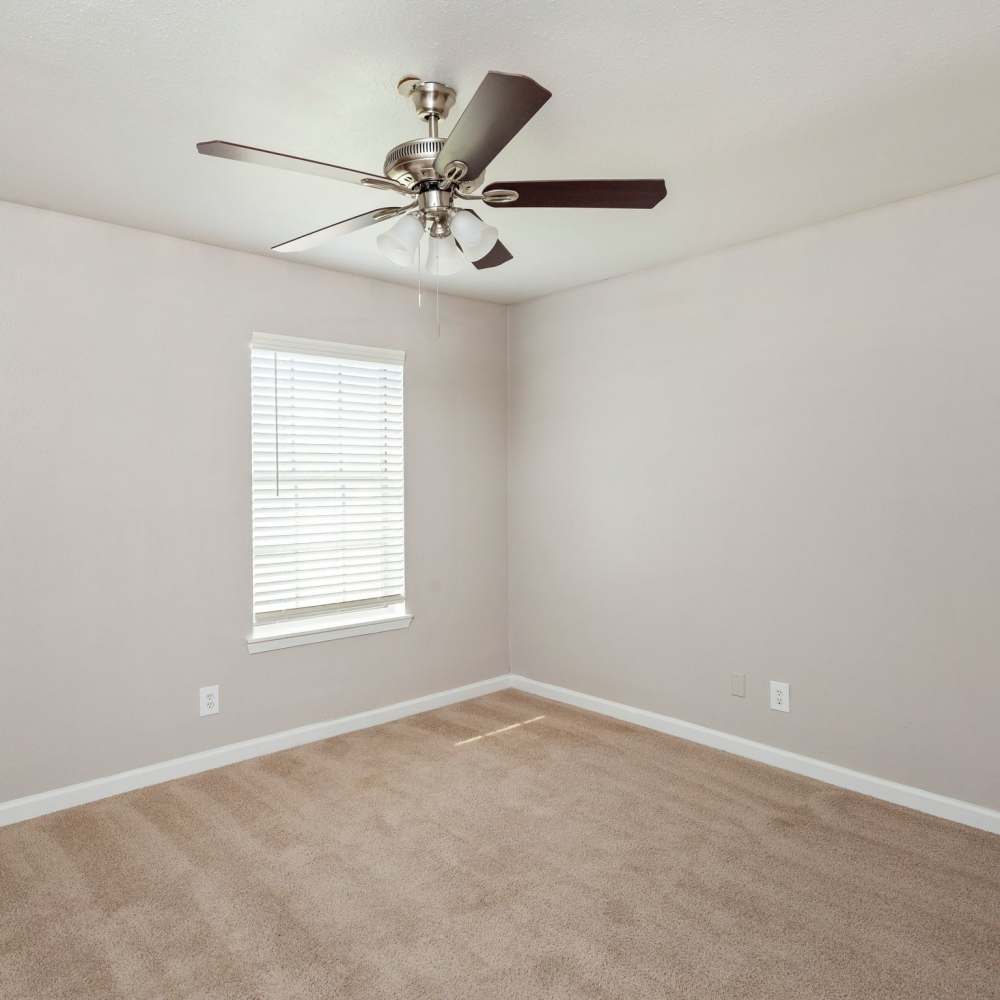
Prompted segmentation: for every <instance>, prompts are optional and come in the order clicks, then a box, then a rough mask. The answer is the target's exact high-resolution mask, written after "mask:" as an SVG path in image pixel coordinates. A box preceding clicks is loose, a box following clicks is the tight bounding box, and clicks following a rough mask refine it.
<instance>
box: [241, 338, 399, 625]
mask: <svg viewBox="0 0 1000 1000" xmlns="http://www.w3.org/2000/svg"><path fill="white" fill-rule="evenodd" d="M304 350H305V349H304ZM316 351H317V352H318V353H312V348H311V347H310V348H309V353H302V354H299V353H294V352H290V351H283V350H276V349H272V348H269V347H258V346H254V347H253V348H252V349H251V379H250V386H251V436H252V463H251V466H252V480H253V482H252V505H253V511H252V523H253V534H252V537H253V613H254V619H255V621H274V620H277V619H279V618H289V617H296V616H302V617H306V616H309V615H315V614H318V613H326V612H327V611H332V610H336V609H338V608H344V609H348V608H351V609H353V608H357V607H363V606H367V605H371V604H378V603H388V602H393V601H398V600H402V594H403V579H404V563H405V555H404V539H403V535H404V524H405V518H404V503H403V366H402V364H401V363H399V364H396V363H392V362H386V361H381V360H362V359H353V358H350V357H335V356H332V355H326V354H324V353H322V344H321V343H320V342H317V345H316Z"/></svg>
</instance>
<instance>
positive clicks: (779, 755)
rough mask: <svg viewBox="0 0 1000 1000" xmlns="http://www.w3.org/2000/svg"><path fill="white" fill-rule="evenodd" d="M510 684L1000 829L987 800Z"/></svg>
mask: <svg viewBox="0 0 1000 1000" xmlns="http://www.w3.org/2000/svg"><path fill="white" fill-rule="evenodd" d="M510 684H511V686H512V687H514V688H517V690H518V691H524V692H526V693H528V694H536V695H539V696H540V697H542V698H551V699H552V700H553V701H561V702H563V703H564V704H567V705H574V706H575V707H577V708H584V709H587V711H590V712H597V713H598V714H600V715H608V716H611V718H613V719H620V720H621V721H622V722H631V723H633V724H635V725H637V726H644V727H645V728H646V729H655V730H656V731H657V732H660V733H669V734H670V735H671V736H679V737H680V738H681V739H684V740H690V741H691V742H692V743H702V744H704V745H705V746H709V747H714V748H715V749H716V750H725V751H726V752H727V753H733V754H737V755H738V756H740V757H749V758H750V759H751V760H757V761H760V762H761V763H762V764H770V765H771V766H772V767H779V768H781V769H782V770H783V771H793V772H794V773H795V774H802V775H805V776H806V777H808V778H815V779H816V780H817V781H824V782H826V783H827V784H828V785H836V786H837V787H838V788H847V789H849V790H850V791H852V792H861V793H862V794H863V795H870V796H872V798H876V799H882V800H883V801H885V802H892V803H895V804H896V805H898V806H907V807H908V808H910V809H916V810H917V811H918V812H923V813H929V814H930V815H931V816H939V817H940V818H942V819H949V820H951V821H952V822H954V823H962V824H964V825H965V826H974V827H976V828H977V829H979V830H986V831H988V832H989V833H1000V811H997V810H996V809H990V808H988V807H987V806H978V805H975V804H973V803H971V802H963V801H962V800H961V799H951V798H948V797H947V796H946V795H938V794H937V792H928V791H925V790H924V789H922V788H914V787H912V786H911V785H901V784H900V783H899V782H896V781H888V780H887V779H885V778H876V777H875V776H874V775H871V774H863V773H862V772H861V771H852V770H851V769H850V768H847V767H841V766H840V765H839V764H828V763H826V761H822V760H816V759H815V758H814V757H804V756H803V755H802V754H797V753H793V752H792V751H791V750H781V749H779V748H778V747H772V746H768V745H767V744H766V743H757V742H755V741H754V740H748V739H744V738H743V737H742V736H733V735H732V734H730V733H724V732H721V731H720V730H718V729H709V728H708V727H706V726H699V725H696V724H695V723H693V722H684V721H683V720H682V719H674V718H672V717H671V716H669V715H661V714H660V713H659V712H649V711H647V710H646V709H642V708H633V707H632V706H631V705H622V704H621V703H620V702H617V701H608V700H607V699H606V698H596V697H594V696H593V695H589V694H581V693H580V692H579V691H571V690H570V689H569V688H563V687H557V686H556V685H555V684H545V683H543V682H542V681H534V680H531V678H529V677H524V676H522V675H520V674H511V675H510Z"/></svg>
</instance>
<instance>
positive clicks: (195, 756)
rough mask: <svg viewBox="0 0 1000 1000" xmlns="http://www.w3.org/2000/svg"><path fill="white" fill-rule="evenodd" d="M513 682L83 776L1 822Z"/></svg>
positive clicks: (12, 808) (19, 806)
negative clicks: (100, 775) (115, 771)
mask: <svg viewBox="0 0 1000 1000" xmlns="http://www.w3.org/2000/svg"><path fill="white" fill-rule="evenodd" d="M510 686H511V682H510V675H508V674H501V675H499V676H497V677H491V678H489V680H485V681H477V682H476V683H475V684H466V685H464V686H463V687H457V688H451V689H450V690H448V691H439V692H437V693H436V694H428V695H424V696H423V697H421V698H412V699H411V700H410V701H401V702H398V703H397V704H395V705H386V706H385V707H384V708H375V709H372V710H371V711H370V712H359V713H357V714H356V715H346V716H344V717H343V718H340V719H330V720H328V721H326V722H316V723H313V724H312V725H309V726H299V727H298V728H297V729H286V730H285V731H284V732H280V733H271V734H270V735H268V736H258V737H256V738H255V739H252V740H243V741H242V742H241V743H229V744H227V745H226V746H221V747H215V748H214V749H212V750H202V751H201V752H200V753H192V754H188V755H187V756H185V757H175V758H174V759H173V760H165V761H162V762H161V763H159V764H150V765H148V766H147V767H137V768H135V769H133V770H131V771H122V772H121V773H120V774H112V775H110V776H109V777H106V778H95V779H94V780H93V781H82V782H80V784H78V785H67V786H66V787H65V788H54V789H52V790H51V791H48V792H39V793H38V794H37V795H27V796H25V797H24V798H21V799H11V800H10V801H8V802H0V826H7V825H9V824H11V823H20V822H21V821H22V820H25V819H33V818H34V817H36V816H44V815H45V814H46V813H53V812H58V811H59V810H61V809H69V808H70V807H71V806H79V805H83V804H84V803H85V802H95V801H97V800H98V799H105V798H107V797H108V796H109V795H120V794H121V793H122V792H131V791H133V790H134V789H136V788H145V787H147V786H148V785H158V784H159V783H160V782H163V781H172V780H173V779H174V778H184V777H187V776H188V775H189V774H198V773H200V772H201V771H210V770H212V769H213V768H216V767H223V766H225V765H226V764H235V763H237V762H238V761H241V760H249V759H250V758H251V757H263V756H265V755H266V754H269V753H275V752H276V751H278V750H288V749H290V748H291V747H297V746H302V745H303V744H304V743H313V742H315V741H316V740H325V739H329V738H330V737H331V736H339V735H340V734H341V733H351V732H354V731H355V730H358V729H368V728H370V727H371V726H381V725H382V724H383V723H386V722H394V721H395V720H396V719H403V718H405V717H406V716H408V715H418V714H419V713H420V712H430V711H431V710H433V709H435V708H443V707H444V706H445V705H453V704H455V702H459V701H468V700H469V699H470V698H478V697H480V696H481V695H484V694H490V693H491V692H493V691H502V690H504V689H505V688H509V687H510Z"/></svg>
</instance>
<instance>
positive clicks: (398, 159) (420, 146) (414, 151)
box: [382, 136, 444, 187]
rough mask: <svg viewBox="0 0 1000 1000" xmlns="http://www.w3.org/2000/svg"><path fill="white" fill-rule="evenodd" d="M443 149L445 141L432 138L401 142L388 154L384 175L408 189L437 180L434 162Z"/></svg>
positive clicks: (383, 170)
mask: <svg viewBox="0 0 1000 1000" xmlns="http://www.w3.org/2000/svg"><path fill="white" fill-rule="evenodd" d="M443 147H444V139H440V138H437V137H431V136H425V137H424V138H423V139H410V140H409V141H408V142H401V143H400V144H399V145H398V146H394V147H393V148H392V149H390V150H389V152H388V153H387V154H386V157H385V165H384V166H383V167H382V173H384V174H385V176H386V177H391V178H392V179H393V180H394V181H399V183H400V184H405V185H406V186H407V187H414V186H415V185H417V184H419V183H420V182H421V181H433V180H437V179H438V175H437V172H436V171H435V169H434V161H435V160H436V159H437V155H438V153H440V152H441V150H442V148H443Z"/></svg>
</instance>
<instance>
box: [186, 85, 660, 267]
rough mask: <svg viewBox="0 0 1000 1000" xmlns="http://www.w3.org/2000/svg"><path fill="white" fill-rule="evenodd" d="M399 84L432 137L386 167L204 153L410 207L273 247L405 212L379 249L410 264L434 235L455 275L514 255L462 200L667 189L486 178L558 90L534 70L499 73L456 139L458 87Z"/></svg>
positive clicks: (215, 146)
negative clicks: (445, 129)
mask: <svg viewBox="0 0 1000 1000" xmlns="http://www.w3.org/2000/svg"><path fill="white" fill-rule="evenodd" d="M397 90H398V91H399V93H400V94H401V95H403V96H404V97H407V98H409V99H410V100H411V101H412V102H413V106H414V109H415V110H416V112H417V115H418V116H419V117H420V118H421V119H422V120H423V121H424V122H425V123H426V125H427V135H426V136H424V137H423V138H420V139H410V140H407V141H406V142H401V143H399V145H397V146H393V148H392V149H390V150H389V152H388V153H387V154H386V158H385V163H384V164H383V167H382V175H378V174H369V173H365V172H364V171H362V170H351V169H349V168H347V167H338V166H336V165H334V164H332V163H323V162H322V161H319V160H308V159H304V158H302V157H299V156H289V155H288V154H286V153H275V152H272V151H271V150H267V149H259V148H257V147H255V146H244V145H240V144H239V143H234V142H226V141H223V140H221V139H216V140H212V141H211V142H199V143H198V152H199V153H203V154H205V155H207V156H220V157H223V158H225V159H230V160H241V161H243V162H245V163H258V164H261V165H263V166H270V167H280V168H282V169H285V170H293V171H296V172H298V173H307V174H315V175H318V176H321V177H329V178H332V179H334V180H339V181H346V182H348V183H353V184H360V185H361V186H362V187H369V188H374V189H376V190H380V191H387V192H392V193H394V194H398V195H402V196H404V197H406V198H408V199H410V200H409V202H408V203H407V204H405V205H394V206H389V207H386V208H376V209H374V210H372V211H369V212H364V213H362V214H361V215H356V216H353V217H352V218H350V219H343V220H341V221H340V222H335V223H333V224H332V225H329V226H323V227H322V228H321V229H315V230H313V231H312V232H310V233H306V234H305V235H304V236H298V237H296V238H295V239H292V240H287V241H286V242H284V243H278V244H276V245H275V246H273V247H271V249H272V250H276V251H278V252H280V253H289V252H294V251H299V250H308V249H310V248H312V247H314V246H317V245H318V244H319V243H322V242H323V241H325V240H327V239H330V238H331V237H334V236H340V235H345V234H347V233H351V232H355V231H356V230H358V229H364V228H366V227H368V226H372V225H376V224H377V223H380V222H385V221H387V220H389V219H397V222H396V223H395V224H394V225H393V226H392V228H391V229H389V230H387V231H386V232H384V233H382V234H381V235H380V236H379V238H378V241H377V242H378V247H379V250H380V251H381V252H382V253H383V254H385V256H387V257H388V258H389V259H390V260H392V261H393V262H394V263H396V264H399V265H401V266H404V267H408V266H411V265H412V264H413V262H414V257H415V256H416V255H417V251H418V248H419V246H420V243H421V241H422V239H423V237H424V235H425V234H426V236H427V237H428V240H427V260H426V266H427V269H428V270H429V271H430V272H431V273H434V274H439V275H440V274H451V273H453V272H454V271H457V270H458V269H459V268H460V267H461V266H462V264H463V263H464V262H465V261H468V262H470V263H472V265H473V266H474V267H476V268H477V269H479V270H483V269H485V268H490V267H497V266H498V265H500V264H504V263H506V262H507V261H508V260H511V259H512V255H511V253H510V251H509V250H507V248H506V247H505V246H504V245H503V244H502V243H501V242H500V241H499V239H498V233H497V230H496V229H495V228H494V227H493V226H490V225H487V224H486V223H485V222H484V221H483V220H482V219H481V218H480V217H479V216H478V215H477V214H476V213H475V212H474V211H472V210H471V209H468V208H463V207H462V206H461V204H460V203H461V202H462V201H478V202H480V203H481V204H483V205H486V206H489V207H490V208H653V207H654V206H655V205H657V204H658V203H659V202H660V201H662V199H663V198H664V196H665V195H666V193H667V188H666V185H665V184H664V182H663V181H662V180H660V179H655V180H654V179H650V180H575V181H509V182H503V183H493V184H488V185H486V187H484V188H482V191H481V193H478V194H477V193H476V192H477V191H478V189H479V188H480V187H481V186H482V184H483V180H484V175H485V172H486V168H487V167H488V166H489V165H490V163H491V162H492V161H493V159H494V158H495V157H496V156H497V155H498V154H499V153H500V151H501V150H502V149H503V148H504V147H505V146H506V145H507V143H509V142H510V140H511V139H513V138H514V136H515V135H517V133H518V132H520V130H521V129H522V128H523V127H524V126H525V125H526V124H527V123H528V122H529V121H530V120H531V118H532V117H533V116H534V115H535V113H536V112H537V111H538V110H539V109H540V108H541V107H542V105H543V104H544V103H545V102H546V101H547V100H548V99H549V98H550V97H551V96H552V95H551V94H550V93H549V91H547V90H546V89H545V88H544V87H542V86H539V84H537V83H535V81H534V80H532V79H530V78H529V77H526V76H517V75H513V74H509V73H496V72H490V73H487V74H486V77H485V78H484V79H483V82H482V83H481V84H480V85H479V89H478V90H477V91H476V92H475V94H473V96H472V100H471V101H470V102H469V104H468V106H467V107H466V109H465V111H464V112H463V113H462V115H461V117H460V118H459V119H458V122H457V123H456V125H455V127H454V128H453V129H452V130H451V133H450V134H449V135H448V136H447V138H442V137H440V136H439V135H438V123H439V122H441V121H443V120H444V119H446V118H447V117H448V113H449V112H450V111H451V109H452V108H453V107H454V105H455V98H456V92H455V90H454V89H453V88H452V87H449V86H447V85H446V84H443V83H437V82H435V81H433V80H421V79H420V78H419V77H416V76H404V77H403V79H402V80H400V81H399V83H398V84H397Z"/></svg>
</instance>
